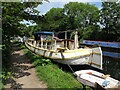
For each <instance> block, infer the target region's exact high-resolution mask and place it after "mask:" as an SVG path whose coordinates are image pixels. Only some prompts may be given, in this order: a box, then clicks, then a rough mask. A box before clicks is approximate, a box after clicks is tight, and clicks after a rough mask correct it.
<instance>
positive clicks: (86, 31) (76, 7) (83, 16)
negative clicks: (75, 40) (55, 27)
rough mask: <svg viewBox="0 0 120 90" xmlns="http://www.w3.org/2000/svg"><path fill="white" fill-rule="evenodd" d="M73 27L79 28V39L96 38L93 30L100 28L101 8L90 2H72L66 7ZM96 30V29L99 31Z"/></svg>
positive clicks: (65, 9)
mask: <svg viewBox="0 0 120 90" xmlns="http://www.w3.org/2000/svg"><path fill="white" fill-rule="evenodd" d="M64 11H65V14H66V15H67V17H68V18H69V25H70V26H71V29H76V28H79V29H80V31H79V39H88V38H89V39H94V36H93V32H95V30H93V29H94V28H95V29H97V30H98V29H99V25H97V23H98V21H99V10H98V8H97V7H95V6H93V5H90V4H89V3H86V4H84V3H78V2H70V3H68V4H66V5H65V7H64ZM97 30H96V31H97Z"/></svg>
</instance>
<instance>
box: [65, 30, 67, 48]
mask: <svg viewBox="0 0 120 90" xmlns="http://www.w3.org/2000/svg"><path fill="white" fill-rule="evenodd" d="M65 39H67V32H65ZM65 47H67V41H66V43H65Z"/></svg>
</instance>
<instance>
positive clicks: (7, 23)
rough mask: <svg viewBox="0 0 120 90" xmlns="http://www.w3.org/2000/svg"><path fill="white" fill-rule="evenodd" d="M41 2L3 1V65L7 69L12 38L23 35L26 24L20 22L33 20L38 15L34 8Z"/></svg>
mask: <svg viewBox="0 0 120 90" xmlns="http://www.w3.org/2000/svg"><path fill="white" fill-rule="evenodd" d="M39 4H41V2H40V3H30V2H29V3H27V2H25V3H20V2H12V3H8V2H3V3H2V64H3V65H2V67H3V70H4V71H6V70H7V69H6V67H9V65H10V64H9V62H10V59H9V56H10V38H11V37H14V36H23V35H24V32H25V31H23V30H25V27H26V26H25V25H23V24H21V23H20V22H21V21H23V20H24V19H25V20H32V19H35V17H37V13H38V11H36V10H35V9H34V8H35V7H37V5H39Z"/></svg>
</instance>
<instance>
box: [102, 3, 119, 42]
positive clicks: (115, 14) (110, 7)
mask: <svg viewBox="0 0 120 90" xmlns="http://www.w3.org/2000/svg"><path fill="white" fill-rule="evenodd" d="M102 7H103V8H102V9H101V11H100V18H101V19H100V23H101V25H102V26H103V29H102V32H103V40H105V41H120V37H119V36H120V29H119V26H120V5H119V3H116V2H103V3H102Z"/></svg>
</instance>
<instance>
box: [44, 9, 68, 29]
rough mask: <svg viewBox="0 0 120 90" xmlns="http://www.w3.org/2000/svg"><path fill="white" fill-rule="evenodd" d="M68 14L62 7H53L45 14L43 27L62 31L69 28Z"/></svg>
mask: <svg viewBox="0 0 120 90" xmlns="http://www.w3.org/2000/svg"><path fill="white" fill-rule="evenodd" d="M66 24H67V20H66V15H65V14H64V11H63V9H62V8H52V9H50V11H48V12H47V13H46V14H45V16H44V22H42V29H44V30H49V31H62V30H66V28H67V25H66Z"/></svg>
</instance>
